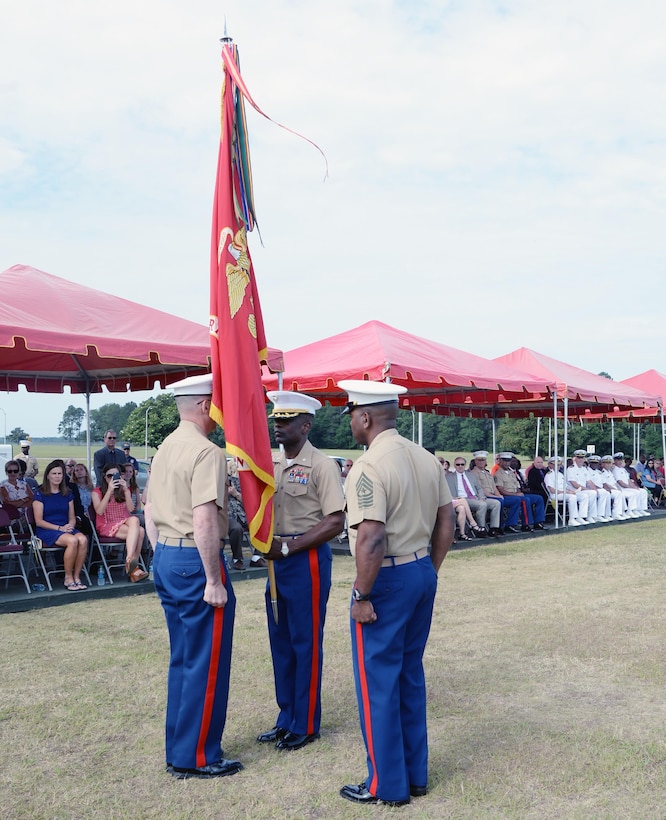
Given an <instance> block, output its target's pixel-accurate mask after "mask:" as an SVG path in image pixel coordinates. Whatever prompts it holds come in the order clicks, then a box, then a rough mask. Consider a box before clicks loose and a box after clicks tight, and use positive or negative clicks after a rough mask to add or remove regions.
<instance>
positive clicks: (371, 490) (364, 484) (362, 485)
mask: <svg viewBox="0 0 666 820" xmlns="http://www.w3.org/2000/svg"><path fill="white" fill-rule="evenodd" d="M356 497H357V499H358V506H359V508H360V509H364V508H365V507H372V505H373V504H374V503H375V487H374V484H373V483H372V479H371V478H368V476H367V475H366V474H365V473H361V475H360V476H359V477H358V480H357V482H356Z"/></svg>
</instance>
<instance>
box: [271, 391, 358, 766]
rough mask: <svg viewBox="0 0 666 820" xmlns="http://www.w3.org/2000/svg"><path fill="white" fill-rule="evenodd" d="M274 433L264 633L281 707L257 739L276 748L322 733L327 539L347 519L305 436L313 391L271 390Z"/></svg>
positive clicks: (334, 468) (338, 487) (332, 467)
mask: <svg viewBox="0 0 666 820" xmlns="http://www.w3.org/2000/svg"><path fill="white" fill-rule="evenodd" d="M268 399H269V401H271V402H272V403H273V412H272V413H271V418H273V419H274V424H275V440H276V442H277V443H278V444H281V445H283V447H284V452H283V453H281V455H280V458H279V461H278V462H277V463H276V464H275V501H274V505H273V509H274V514H275V532H276V533H278V534H277V535H276V536H275V538H274V540H273V544H272V545H271V550H270V552H269V553H268V554H267V556H266V557H267V558H272V559H273V560H274V561H275V578H276V583H277V596H278V623H275V618H274V617H273V611H272V606H271V600H270V591H269V589H268V588H267V590H266V612H267V616H268V635H269V639H270V645H271V654H272V656H273V671H274V674H275V695H276V699H277V704H278V706H279V709H280V711H279V713H278V717H277V720H276V721H275V726H274V727H273V728H272V729H270V730H269V731H268V732H264V733H263V734H260V735H259V737H258V738H257V741H258V742H259V743H274V744H275V748H276V749H279V750H280V751H290V750H294V749H300V748H301V747H303V746H306V745H307V744H308V743H312V741H313V740H316V739H317V738H318V737H319V727H320V721H321V671H322V662H323V642H324V621H325V618H326V604H327V602H328V594H329V591H330V588H331V564H332V561H333V556H332V553H331V548H330V546H329V544H328V541H329V540H330V539H331V538H334V537H335V536H336V535H338V533H340V532H342V529H343V527H344V524H345V514H344V505H345V502H344V496H343V493H342V484H341V483H340V469H339V467H338V465H337V464H336V463H335V461H334V460H333V459H331V458H328V456H326V455H324V454H323V453H320V452H319V450H317V449H315V448H314V447H313V446H312V444H310V442H309V441H308V434H309V432H310V427H311V426H312V420H313V418H314V414H315V413H316V411H317V410H318V409H319V408H320V407H321V403H320V402H318V401H317V399H313V398H311V397H310V396H304V395H302V394H301V393H292V392H289V391H283V390H280V391H275V392H270V393H268Z"/></svg>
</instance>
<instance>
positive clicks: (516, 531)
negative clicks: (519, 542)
mask: <svg viewBox="0 0 666 820" xmlns="http://www.w3.org/2000/svg"><path fill="white" fill-rule="evenodd" d="M504 532H514V533H518V532H520V530H519V529H518V527H504Z"/></svg>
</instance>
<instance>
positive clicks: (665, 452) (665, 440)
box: [659, 404, 666, 461]
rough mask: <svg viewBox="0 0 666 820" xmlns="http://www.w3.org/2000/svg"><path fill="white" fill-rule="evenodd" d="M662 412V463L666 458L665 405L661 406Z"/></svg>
mask: <svg viewBox="0 0 666 820" xmlns="http://www.w3.org/2000/svg"><path fill="white" fill-rule="evenodd" d="M659 410H660V411H661V458H662V461H663V460H664V459H665V458H666V427H664V405H663V404H660V405H659Z"/></svg>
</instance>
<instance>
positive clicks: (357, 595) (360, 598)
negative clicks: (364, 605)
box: [352, 587, 370, 601]
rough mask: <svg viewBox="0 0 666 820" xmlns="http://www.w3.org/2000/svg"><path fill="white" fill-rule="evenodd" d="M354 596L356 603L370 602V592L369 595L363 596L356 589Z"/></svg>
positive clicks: (353, 592)
mask: <svg viewBox="0 0 666 820" xmlns="http://www.w3.org/2000/svg"><path fill="white" fill-rule="evenodd" d="M352 596H353V598H354V600H355V601H369V600H370V593H369V592H368V594H367V595H362V594H361V593H360V592H359V591H358V589H357V588H356V587H354V589H353V591H352Z"/></svg>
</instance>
